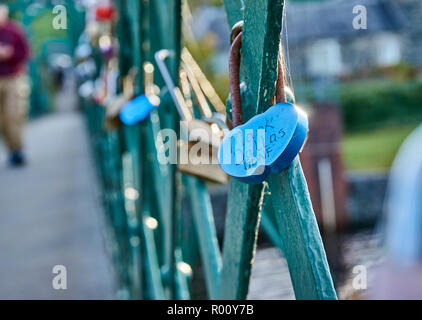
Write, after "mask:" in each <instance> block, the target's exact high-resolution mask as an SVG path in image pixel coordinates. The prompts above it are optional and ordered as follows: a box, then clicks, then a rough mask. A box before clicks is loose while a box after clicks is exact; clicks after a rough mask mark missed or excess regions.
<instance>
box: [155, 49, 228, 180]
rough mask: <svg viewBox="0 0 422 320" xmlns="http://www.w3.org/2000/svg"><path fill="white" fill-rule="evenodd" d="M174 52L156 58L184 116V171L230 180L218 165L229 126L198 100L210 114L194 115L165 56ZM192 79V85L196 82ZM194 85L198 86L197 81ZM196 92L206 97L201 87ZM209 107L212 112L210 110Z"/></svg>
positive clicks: (180, 166) (181, 146) (181, 149)
mask: <svg viewBox="0 0 422 320" xmlns="http://www.w3.org/2000/svg"><path fill="white" fill-rule="evenodd" d="M170 54H171V53H170V51H168V50H161V51H159V52H157V53H156V55H155V59H156V61H157V65H158V67H159V69H160V72H161V74H162V76H163V79H164V81H165V83H166V86H167V88H168V90H169V92H170V95H171V97H172V99H173V102H174V104H175V106H176V108H177V110H178V113H179V115H180V118H181V120H182V122H181V126H180V130H181V132H182V137H181V140H180V141H179V143H178V151H179V155H180V156H179V161H178V169H179V171H180V172H182V173H184V174H187V175H192V176H196V177H198V178H201V179H204V180H208V181H211V182H216V183H227V182H228V176H227V174H225V173H224V172H223V171H222V170H221V168H220V167H219V165H218V147H219V145H220V143H221V139H222V137H223V135H224V129H225V128H224V127H220V126H219V124H217V123H215V122H213V121H212V118H213V117H212V112H211V111H210V110H208V109H206V107H205V104H203V105H202V106H199V103H198V106H199V109H200V113H201V114H204V113H206V114H207V115H208V116H209V118H208V119H205V120H204V119H196V118H194V114H193V112H192V111H191V109H190V108H189V106H188V105H187V103H186V101H185V99H184V96H183V94H182V92H181V90H180V88H178V87H176V86H175V84H174V83H173V80H172V78H171V76H170V73H169V71H168V69H167V66H166V64H165V59H166V58H167V57H169V56H170ZM184 71H185V72H186V74H187V78H188V79H189V80H192V79H191V78H190V77H189V74H188V73H189V71H188V70H186V69H185V70H184ZM189 82H190V85H192V82H191V81H189ZM193 85H194V86H196V84H195V83H194V84H193ZM196 89H197V88H196ZM199 90H200V89H199ZM201 93H202V92H201ZM194 94H195V95H196V99H197V100H198V98H199V100H200V101H201V100H202V96H199V97H198V96H197V95H199V91H197V92H196V93H195V91H194ZM205 100H206V99H205ZM202 101H203V100H202ZM202 108H205V109H202ZM208 111H210V112H209V113H208ZM223 122H224V121H223ZM224 125H225V124H224Z"/></svg>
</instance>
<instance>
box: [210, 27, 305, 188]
mask: <svg viewBox="0 0 422 320" xmlns="http://www.w3.org/2000/svg"><path fill="white" fill-rule="evenodd" d="M241 40H242V32H239V33H238V35H237V36H236V37H235V39H234V41H233V43H232V47H231V50H230V61H229V66H230V89H231V103H232V117H233V126H234V129H233V130H231V131H230V132H229V133H228V134H227V135H226V136H225V137H224V139H223V141H222V142H221V145H220V148H219V152H218V161H219V163H220V166H221V168H222V169H223V171H224V172H226V173H227V174H228V175H230V176H232V177H234V178H236V179H238V180H239V181H241V182H244V183H249V184H258V183H261V182H263V181H264V180H265V178H266V177H267V176H268V175H269V174H270V173H273V172H281V171H283V170H284V169H286V168H287V167H288V166H289V165H290V164H291V163H292V161H293V160H294V159H295V157H296V156H297V155H298V153H299V152H300V150H301V149H302V147H303V145H304V144H305V141H306V136H307V134H308V128H309V123H308V117H307V115H306V113H305V112H303V111H302V110H300V109H298V108H297V107H295V106H294V105H293V104H291V103H287V102H285V101H286V90H285V87H284V80H285V78H284V75H283V67H282V66H283V64H282V63H281V61H279V62H278V76H277V91H276V97H277V99H276V101H277V104H276V105H274V106H272V107H270V108H269V109H268V110H267V111H266V112H264V113H262V114H259V115H257V116H255V117H253V118H252V119H250V120H249V121H248V122H246V123H245V124H242V107H241V95H240V80H239V59H240V49H241V44H242V41H241Z"/></svg>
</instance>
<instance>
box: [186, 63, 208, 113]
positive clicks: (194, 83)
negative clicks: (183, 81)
mask: <svg viewBox="0 0 422 320" xmlns="http://www.w3.org/2000/svg"><path fill="white" fill-rule="evenodd" d="M181 65H182V68H183V70H184V71H185V73H186V75H187V77H188V81H189V83H190V85H191V87H192V91H193V94H194V95H195V98H196V100H197V101H198V108H199V111H200V113H201V115H202V116H203V117H206V118H211V117H212V110H211V108H210V106H209V104H208V101H207V98H206V97H205V95H204V93H203V92H202V90H201V86H200V85H199V82H198V80H197V79H196V77H195V75H194V74H193V72H192V70H191V69H190V68H189V66H188V65H187V64H186V63H185V62H183V61H182V63H181Z"/></svg>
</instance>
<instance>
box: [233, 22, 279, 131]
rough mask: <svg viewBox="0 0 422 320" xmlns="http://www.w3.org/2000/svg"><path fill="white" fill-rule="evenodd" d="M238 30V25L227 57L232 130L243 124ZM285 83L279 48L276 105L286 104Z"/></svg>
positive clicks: (240, 43)
mask: <svg viewBox="0 0 422 320" xmlns="http://www.w3.org/2000/svg"><path fill="white" fill-rule="evenodd" d="M236 25H237V24H236ZM236 25H235V26H236ZM239 28H241V26H240V25H239V26H238V27H237V29H236V30H237V31H236V33H235V34H237V35H236V37H235V38H234V40H233V42H232V45H231V48H230V55H229V75H230V94H231V103H232V120H233V128H235V127H237V126H239V125H241V124H242V123H243V119H242V99H241V94H240V57H241V54H240V53H241V48H242V31H241V30H239ZM232 34H233V33H232ZM285 82H286V79H285V74H284V59H283V54H282V48H280V53H279V59H278V63H277V84H276V92H275V96H276V102H277V103H283V102H286V92H285V89H284V84H285Z"/></svg>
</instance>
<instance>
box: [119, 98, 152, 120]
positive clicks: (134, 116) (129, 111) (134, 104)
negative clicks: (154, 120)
mask: <svg viewBox="0 0 422 320" xmlns="http://www.w3.org/2000/svg"><path fill="white" fill-rule="evenodd" d="M159 103H160V102H159V98H158V97H157V96H147V95H145V94H143V95H140V96H139V97H136V98H135V99H133V100H131V101H129V102H128V103H126V104H125V105H124V107H123V108H122V110H121V111H120V120H121V121H122V122H123V123H124V124H126V125H129V126H132V125H135V124H137V123H139V122H142V121H144V120H145V119H146V118H147V117H148V116H149V115H150V113H151V111H152V110H154V109H155V108H157V107H158V105H159Z"/></svg>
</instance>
